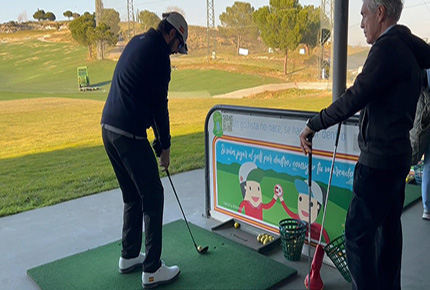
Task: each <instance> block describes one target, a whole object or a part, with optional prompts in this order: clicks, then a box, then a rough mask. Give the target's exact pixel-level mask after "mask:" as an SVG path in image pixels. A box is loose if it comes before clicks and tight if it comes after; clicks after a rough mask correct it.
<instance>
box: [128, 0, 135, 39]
mask: <svg viewBox="0 0 430 290" xmlns="http://www.w3.org/2000/svg"><path fill="white" fill-rule="evenodd" d="M127 12H128V13H127V24H128V39H129V40H130V39H131V37H132V36H134V34H135V31H134V8H133V0H127ZM132 29H133V34H132V35H131V33H130V32H131V31H132Z"/></svg>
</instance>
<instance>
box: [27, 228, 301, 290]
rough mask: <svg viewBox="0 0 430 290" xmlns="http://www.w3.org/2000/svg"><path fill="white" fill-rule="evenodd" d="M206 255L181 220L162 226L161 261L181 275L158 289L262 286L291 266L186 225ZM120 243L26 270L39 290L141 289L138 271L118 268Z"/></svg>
mask: <svg viewBox="0 0 430 290" xmlns="http://www.w3.org/2000/svg"><path fill="white" fill-rule="evenodd" d="M190 227H191V231H192V233H193V236H194V238H195V239H196V241H197V242H198V243H200V244H201V245H202V246H209V250H208V253H206V254H204V255H202V254H199V253H197V251H196V250H195V248H194V245H193V243H192V240H191V237H190V235H189V233H188V230H187V227H186V225H185V222H184V221H183V220H177V221H174V222H172V223H169V224H166V225H164V227H163V253H162V259H163V260H164V261H165V263H166V265H173V264H176V265H178V266H179V268H180V269H181V274H180V275H179V277H178V278H177V280H175V281H174V282H172V283H171V284H167V285H162V286H160V287H159V288H160V289H267V288H271V287H273V286H275V285H276V284H278V283H280V282H281V281H283V280H284V279H286V278H288V277H289V276H291V275H293V274H296V270H295V269H293V268H290V267H288V266H286V265H284V264H282V263H279V262H277V261H274V260H272V259H271V258H268V257H266V256H264V255H262V254H259V253H257V252H255V251H253V250H251V249H249V248H247V247H244V246H242V245H239V244H237V243H235V242H233V241H230V240H228V239H226V238H224V237H222V236H220V235H217V234H215V233H212V232H210V231H207V230H204V229H202V228H199V227H197V226H195V225H193V224H190ZM120 251H121V242H120V241H116V242H113V243H110V244H107V245H105V246H101V247H98V248H95V249H92V250H88V251H86V252H83V253H79V254H76V255H73V256H70V257H66V258H63V259H60V260H57V261H54V262H51V263H48V264H45V265H42V266H39V267H35V268H32V269H30V270H28V271H27V274H28V275H29V276H30V277H31V278H32V279H33V280H34V281H35V282H36V284H37V285H38V286H39V287H40V289H43V290H47V289H55V290H61V289H67V290H69V289H74V290H77V289H142V286H141V272H140V271H139V270H136V271H134V272H133V273H130V274H126V275H122V274H119V272H118V258H119V255H120Z"/></svg>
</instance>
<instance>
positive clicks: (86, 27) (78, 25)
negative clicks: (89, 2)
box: [69, 12, 96, 59]
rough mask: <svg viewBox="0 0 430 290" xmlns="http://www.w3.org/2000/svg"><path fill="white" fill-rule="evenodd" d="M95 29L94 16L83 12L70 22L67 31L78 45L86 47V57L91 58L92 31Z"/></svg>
mask: <svg viewBox="0 0 430 290" xmlns="http://www.w3.org/2000/svg"><path fill="white" fill-rule="evenodd" d="M95 27H96V16H95V14H90V13H88V12H85V14H84V15H82V16H79V17H78V18H76V19H74V20H73V21H72V22H70V25H69V30H70V32H71V33H72V37H73V39H75V40H76V41H77V42H78V43H79V44H81V45H85V46H88V57H89V58H90V59H91V58H92V45H93V43H94V33H95V32H94V29H95Z"/></svg>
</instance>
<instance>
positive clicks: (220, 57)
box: [0, 21, 368, 81]
mask: <svg viewBox="0 0 430 290" xmlns="http://www.w3.org/2000/svg"><path fill="white" fill-rule="evenodd" d="M68 23H69V22H68V21H62V22H49V21H43V22H40V23H39V22H28V23H22V24H17V23H5V24H0V43H7V42H19V41H24V40H29V39H38V40H40V41H45V42H64V43H75V44H76V45H78V44H77V43H76V42H75V41H74V40H73V38H72V37H71V33H70V31H69V30H68ZM120 27H121V32H120V41H119V42H118V44H117V46H116V47H113V48H109V49H108V51H107V53H106V57H107V58H108V59H113V60H117V59H118V58H119V56H120V54H121V52H122V49H123V48H124V47H125V45H126V41H127V36H128V23H126V22H122V23H120ZM134 28H135V29H134V31H135V34H139V33H143V31H142V28H141V26H140V25H139V24H138V23H136V24H135V26H134ZM124 38H125V39H124ZM241 47H242V48H246V49H248V51H249V54H248V55H246V56H244V55H238V54H237V47H236V38H235V37H231V36H230V37H229V36H226V35H223V34H222V32H220V31H218V33H217V34H216V59H212V58H208V53H209V52H208V41H207V29H206V27H202V26H190V27H189V37H188V48H189V54H188V55H187V56H174V57H172V64H173V65H174V66H175V68H179V69H196V68H200V69H208V68H211V69H214V68H215V69H219V70H226V71H232V72H242V73H251V74H257V75H262V76H266V77H275V78H279V79H282V80H284V81H318V80H319V69H318V58H319V56H320V54H321V53H320V49H319V48H314V49H312V50H311V51H309V52H307V54H305V55H303V54H300V53H299V50H300V49H301V48H303V47H302V46H299V47H298V48H297V49H296V50H295V51H290V52H289V53H288V63H287V72H288V74H287V75H286V76H285V75H284V74H283V63H284V57H285V55H284V52H281V51H274V52H273V53H269V52H268V47H266V45H264V43H263V42H262V40H261V39H260V38H257V39H245V40H244V41H243V42H242V43H241ZM326 49H329V48H326ZM367 52H368V47H364V48H363V47H349V48H348V70H349V72H348V81H352V80H353V79H354V78H355V76H356V74H357V71H358V68H359V66H360V65H362V64H363V62H364V59H365V57H366V56H367ZM94 55H95V53H94Z"/></svg>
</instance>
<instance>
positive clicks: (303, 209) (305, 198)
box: [275, 179, 330, 244]
mask: <svg viewBox="0 0 430 290" xmlns="http://www.w3.org/2000/svg"><path fill="white" fill-rule="evenodd" d="M294 185H295V186H296V189H297V191H298V193H299V196H298V200H297V211H298V213H297V214H296V213H294V212H292V211H291V210H290V209H289V208H288V207H287V205H286V204H285V201H284V198H283V196H280V197H279V200H280V201H281V204H282V206H283V207H284V209H285V211H286V212H287V214H288V215H289V216H290V217H291V218H293V219H300V220H303V221H305V222H309V189H308V184H307V183H306V182H305V181H303V180H300V179H296V180H295V181H294ZM275 189H276V188H275ZM311 193H312V196H311V238H312V239H313V240H316V241H318V240H319V238H320V232H321V225H320V224H318V223H315V221H316V219H317V217H318V214H319V212H320V210H321V207H322V205H323V193H322V191H321V188H320V186H319V185H318V184H317V183H316V182H315V181H312V183H311ZM306 235H307V233H306ZM323 237H324V240H325V242H326V243H327V244H328V243H329V242H330V238H329V236H328V234H327V232H326V230H325V229H323Z"/></svg>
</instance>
